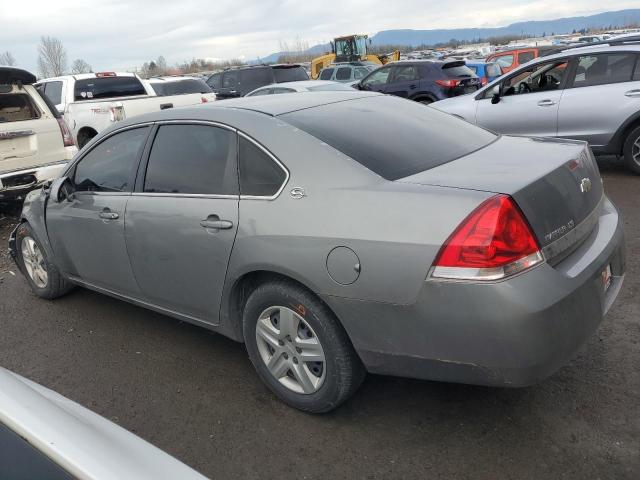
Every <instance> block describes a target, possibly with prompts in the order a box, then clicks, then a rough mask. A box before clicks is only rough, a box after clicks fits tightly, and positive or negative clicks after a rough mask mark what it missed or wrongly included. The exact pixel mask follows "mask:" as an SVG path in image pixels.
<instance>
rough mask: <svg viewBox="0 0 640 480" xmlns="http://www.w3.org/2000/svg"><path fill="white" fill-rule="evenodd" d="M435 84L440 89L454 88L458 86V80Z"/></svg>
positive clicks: (440, 81)
mask: <svg viewBox="0 0 640 480" xmlns="http://www.w3.org/2000/svg"><path fill="white" fill-rule="evenodd" d="M436 83H437V84H438V85H440V86H441V87H445V88H454V87H457V86H458V85H460V80H451V79H450V80H436Z"/></svg>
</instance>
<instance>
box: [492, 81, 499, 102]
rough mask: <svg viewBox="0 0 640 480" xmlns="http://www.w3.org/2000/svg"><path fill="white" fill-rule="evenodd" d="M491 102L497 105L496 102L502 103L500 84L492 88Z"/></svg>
mask: <svg viewBox="0 0 640 480" xmlns="http://www.w3.org/2000/svg"><path fill="white" fill-rule="evenodd" d="M491 94H492V95H491V103H492V104H493V105H495V104H496V103H500V85H496V86H495V87H493V89H492V90H491Z"/></svg>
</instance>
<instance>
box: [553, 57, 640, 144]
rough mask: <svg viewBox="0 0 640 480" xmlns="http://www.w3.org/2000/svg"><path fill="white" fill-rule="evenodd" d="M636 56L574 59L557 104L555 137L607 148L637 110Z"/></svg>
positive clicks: (638, 77)
mask: <svg viewBox="0 0 640 480" xmlns="http://www.w3.org/2000/svg"><path fill="white" fill-rule="evenodd" d="M637 57H638V56H637V55H636V54H635V53H631V52H611V53H597V54H593V53H592V54H583V55H580V56H578V57H576V59H575V66H574V67H573V68H572V74H571V75H570V79H569V82H568V83H567V89H566V90H565V91H564V94H563V95H562V101H561V102H560V109H559V111H558V136H560V137H566V138H574V139H577V140H586V141H588V142H589V143H590V144H591V145H592V146H594V147H599V146H604V145H607V144H608V143H609V141H610V140H611V139H612V137H613V135H614V134H615V132H616V131H617V130H618V128H619V127H620V126H621V125H622V124H623V122H624V121H625V120H627V119H628V118H629V117H631V116H632V115H634V114H635V113H636V112H638V111H640V61H636V59H637ZM636 64H639V65H636ZM634 65H635V73H634Z"/></svg>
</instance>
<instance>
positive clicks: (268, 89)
mask: <svg viewBox="0 0 640 480" xmlns="http://www.w3.org/2000/svg"><path fill="white" fill-rule="evenodd" d="M329 91H345V92H353V88H352V87H351V86H349V85H346V84H344V83H339V82H330V81H325V80H302V81H300V82H285V83H274V84H272V85H266V86H264V87H260V88H256V89H255V90H254V91H253V92H249V93H247V94H246V95H245V97H255V96H258V95H278V94H281V93H295V92H329Z"/></svg>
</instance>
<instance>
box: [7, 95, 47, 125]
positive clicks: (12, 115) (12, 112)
mask: <svg viewBox="0 0 640 480" xmlns="http://www.w3.org/2000/svg"><path fill="white" fill-rule="evenodd" d="M36 118H40V111H39V110H38V109H37V108H36V106H35V104H34V103H33V100H31V97H30V96H29V95H27V94H26V93H7V94H0V123H8V122H23V121H25V120H35V119H36Z"/></svg>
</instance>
